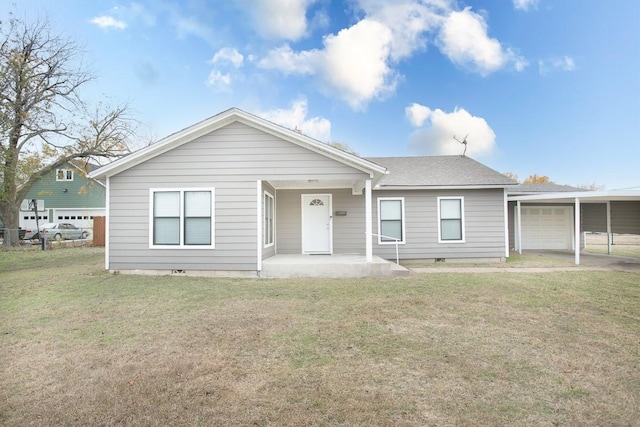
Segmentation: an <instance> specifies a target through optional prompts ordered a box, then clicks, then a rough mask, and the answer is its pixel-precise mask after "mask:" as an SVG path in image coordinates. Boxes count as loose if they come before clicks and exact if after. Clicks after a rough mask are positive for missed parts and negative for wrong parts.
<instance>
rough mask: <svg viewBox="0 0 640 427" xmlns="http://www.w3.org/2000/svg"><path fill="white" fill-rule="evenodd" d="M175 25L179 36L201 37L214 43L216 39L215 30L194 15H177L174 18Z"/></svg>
mask: <svg viewBox="0 0 640 427" xmlns="http://www.w3.org/2000/svg"><path fill="white" fill-rule="evenodd" d="M174 19H175V21H174V26H175V28H176V31H177V33H178V37H179V38H182V39H184V38H187V37H188V36H195V37H199V38H201V39H202V40H204V41H207V42H209V43H213V41H214V40H215V37H214V33H213V30H212V29H211V28H209V27H208V26H207V25H205V24H203V23H202V22H200V21H199V20H198V19H197V18H195V17H193V16H177V17H175V18H174Z"/></svg>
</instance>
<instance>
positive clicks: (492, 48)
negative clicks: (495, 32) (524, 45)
mask: <svg viewBox="0 0 640 427" xmlns="http://www.w3.org/2000/svg"><path fill="white" fill-rule="evenodd" d="M487 32H488V26H487V22H486V21H485V20H484V18H483V17H482V16H481V15H478V14H477V13H475V12H472V11H471V8H470V7H467V8H465V9H464V10H461V11H457V12H451V14H449V16H448V17H447V19H446V20H445V22H444V24H443V25H442V29H441V31H440V34H439V35H438V45H439V47H440V50H441V51H442V52H443V53H444V54H445V55H447V57H449V59H450V60H451V61H452V62H454V63H455V64H457V65H459V66H462V67H465V68H469V69H471V70H473V71H475V72H477V73H479V74H480V75H482V76H486V75H488V74H491V73H493V72H495V71H497V70H499V69H501V68H504V67H506V66H508V65H510V64H511V65H512V66H513V68H514V69H515V70H516V71H522V70H523V69H524V68H525V67H526V66H527V61H526V60H525V59H524V58H523V57H521V56H519V55H517V54H516V53H515V51H513V50H511V49H504V48H503V47H502V45H501V44H500V42H499V41H498V40H496V39H494V38H491V37H489V35H488V34H487Z"/></svg>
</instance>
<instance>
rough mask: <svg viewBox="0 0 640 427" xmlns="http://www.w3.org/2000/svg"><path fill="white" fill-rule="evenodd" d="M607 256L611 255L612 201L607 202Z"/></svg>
mask: <svg viewBox="0 0 640 427" xmlns="http://www.w3.org/2000/svg"><path fill="white" fill-rule="evenodd" d="M607 254H608V255H611V201H609V200H607Z"/></svg>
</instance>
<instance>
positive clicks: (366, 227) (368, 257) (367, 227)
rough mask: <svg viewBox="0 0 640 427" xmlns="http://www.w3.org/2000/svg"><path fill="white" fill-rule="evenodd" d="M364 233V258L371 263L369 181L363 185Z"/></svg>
mask: <svg viewBox="0 0 640 427" xmlns="http://www.w3.org/2000/svg"><path fill="white" fill-rule="evenodd" d="M364 188H365V192H364V220H365V225H364V232H365V256H366V260H367V262H373V236H372V235H371V233H372V232H373V230H372V228H373V213H372V211H373V209H372V207H371V205H372V203H371V199H372V196H371V180H370V179H367V180H366V181H365V183H364Z"/></svg>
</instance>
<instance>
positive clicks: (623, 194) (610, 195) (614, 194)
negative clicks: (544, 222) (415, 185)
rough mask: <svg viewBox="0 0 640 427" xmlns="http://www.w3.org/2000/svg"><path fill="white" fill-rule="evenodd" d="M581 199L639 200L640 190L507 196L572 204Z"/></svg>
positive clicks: (511, 199)
mask: <svg viewBox="0 0 640 427" xmlns="http://www.w3.org/2000/svg"><path fill="white" fill-rule="evenodd" d="M577 198H578V199H582V200H584V201H585V202H588V201H589V199H595V200H594V201H607V200H640V190H603V191H575V192H573V191H572V192H558V193H541V194H528V195H522V196H509V197H508V199H509V201H510V202H512V201H518V200H520V201H522V202H525V201H535V200H555V201H560V200H563V199H566V200H567V201H570V202H572V203H573V201H574V200H575V199H577Z"/></svg>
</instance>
